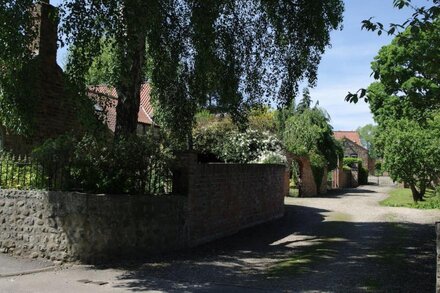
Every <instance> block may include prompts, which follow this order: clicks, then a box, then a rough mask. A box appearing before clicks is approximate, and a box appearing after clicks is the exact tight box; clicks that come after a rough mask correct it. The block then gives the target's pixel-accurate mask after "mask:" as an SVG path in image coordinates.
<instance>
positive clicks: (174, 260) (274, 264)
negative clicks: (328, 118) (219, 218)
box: [122, 186, 440, 292]
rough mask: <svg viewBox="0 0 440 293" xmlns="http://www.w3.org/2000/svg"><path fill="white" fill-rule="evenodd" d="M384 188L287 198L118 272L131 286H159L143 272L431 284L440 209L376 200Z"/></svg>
mask: <svg viewBox="0 0 440 293" xmlns="http://www.w3.org/2000/svg"><path fill="white" fill-rule="evenodd" d="M389 189H390V187H383V186H382V187H379V186H362V187H359V188H358V189H349V190H345V191H343V192H341V191H339V192H333V193H330V194H329V195H326V196H324V197H319V198H287V199H286V216H285V217H284V218H283V219H282V220H279V221H276V222H274V223H270V224H266V225H262V226H259V227H257V228H253V229H250V230H247V231H245V232H242V233H240V234H238V235H235V236H233V237H230V238H227V239H223V240H219V241H216V242H215V243H211V244H208V245H205V246H203V247H199V248H196V249H193V250H190V251H187V252H185V253H179V254H177V255H171V256H168V257H167V258H165V259H164V258H160V259H157V260H155V261H151V262H149V263H146V264H144V265H143V266H142V267H141V268H140V269H139V270H136V271H131V272H127V273H126V274H125V275H123V276H122V278H123V279H125V280H127V281H128V283H126V285H127V286H128V288H130V286H132V287H133V288H138V289H139V288H142V286H143V285H145V287H144V288H150V289H151V288H153V289H158V290H160V289H161V288H160V287H155V285H154V283H148V282H146V283H142V280H143V279H144V277H147V276H154V277H156V278H160V279H166V280H173V281H175V282H176V283H179V284H185V283H186V284H205V286H210V285H212V284H215V285H228V286H229V285H235V286H236V288H241V290H242V291H244V290H249V291H255V290H257V289H258V290H262V291H274V290H279V291H294V292H296V291H302V292H304V291H306V292H356V291H360V292H362V291H387V292H390V291H392V292H433V291H434V286H435V229H434V223H435V222H436V221H440V211H438V210H435V211H423V210H415V209H407V208H389V207H381V206H379V204H378V202H379V201H380V200H383V199H385V198H386V193H387V191H388V190H389ZM203 288H204V289H208V288H209V287H203V286H202V287H201V289H203ZM174 289H176V291H179V290H178V287H176V288H174ZM168 290H170V288H168V289H167V291H168ZM171 291H172V290H171ZM202 291H203V290H202ZM239 291H240V290H239Z"/></svg>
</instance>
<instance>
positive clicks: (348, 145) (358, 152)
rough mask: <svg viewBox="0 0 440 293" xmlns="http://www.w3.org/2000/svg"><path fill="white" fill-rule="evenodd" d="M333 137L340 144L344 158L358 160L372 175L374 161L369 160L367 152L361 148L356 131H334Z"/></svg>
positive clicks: (359, 138)
mask: <svg viewBox="0 0 440 293" xmlns="http://www.w3.org/2000/svg"><path fill="white" fill-rule="evenodd" d="M334 136H335V138H336V139H337V140H339V141H341V142H342V147H343V149H344V157H349V158H360V159H361V160H362V166H363V167H364V168H365V169H367V170H368V172H369V173H370V174H373V173H374V165H375V163H374V160H372V159H371V158H370V155H369V153H368V150H367V149H366V148H365V147H363V146H362V143H361V137H360V135H359V133H358V132H357V131H335V132H334Z"/></svg>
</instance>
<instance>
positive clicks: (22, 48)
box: [0, 0, 36, 133]
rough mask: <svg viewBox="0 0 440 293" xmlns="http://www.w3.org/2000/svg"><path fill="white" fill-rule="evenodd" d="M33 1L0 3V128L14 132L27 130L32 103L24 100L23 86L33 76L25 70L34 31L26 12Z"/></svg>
mask: <svg viewBox="0 0 440 293" xmlns="http://www.w3.org/2000/svg"><path fill="white" fill-rule="evenodd" d="M33 2H34V1H32V0H16V1H0V23H1V24H2V26H1V29H0V125H3V126H7V127H8V128H9V129H10V130H14V131H16V132H17V133H26V132H28V131H29V125H28V123H27V122H28V120H29V119H30V111H31V104H32V100H31V99H27V97H28V96H29V90H30V89H29V87H26V85H27V84H29V80H30V78H31V77H32V74H31V73H30V72H28V74H26V72H24V71H25V70H30V68H28V64H29V61H30V60H31V59H32V57H33V54H32V48H31V46H30V44H31V42H32V40H33V38H34V36H35V33H36V32H35V29H34V27H33V22H32V11H31V10H30V9H29V8H30V7H31V5H32V4H33ZM24 81H26V82H24Z"/></svg>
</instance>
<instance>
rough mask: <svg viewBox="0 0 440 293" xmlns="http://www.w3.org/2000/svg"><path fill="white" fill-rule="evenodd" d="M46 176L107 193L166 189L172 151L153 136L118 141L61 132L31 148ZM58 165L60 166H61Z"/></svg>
mask: <svg viewBox="0 0 440 293" xmlns="http://www.w3.org/2000/svg"><path fill="white" fill-rule="evenodd" d="M33 156H34V158H35V159H36V160H37V161H38V162H39V163H40V164H41V165H42V166H43V167H44V169H45V170H47V171H46V173H47V174H49V176H60V174H61V177H62V180H60V181H61V182H62V185H60V186H59V188H61V189H64V190H72V189H73V190H81V191H85V192H93V193H108V194H133V195H136V194H156V193H168V192H169V191H170V190H169V189H170V186H169V182H168V181H166V180H168V179H169V178H170V176H171V175H170V171H169V170H170V167H171V162H172V156H171V153H170V152H169V151H168V150H167V149H165V148H164V147H163V146H162V145H161V144H160V141H158V139H157V138H155V137H149V136H144V137H138V136H132V137H128V138H124V139H119V140H117V141H111V142H109V141H106V140H100V139H97V138H95V137H93V136H89V135H86V136H84V137H83V138H81V139H75V138H72V137H69V136H61V137H59V138H57V139H52V140H48V141H46V142H45V143H44V144H43V145H42V146H40V147H38V148H37V149H35V150H34V152H33ZM60 166H61V168H60Z"/></svg>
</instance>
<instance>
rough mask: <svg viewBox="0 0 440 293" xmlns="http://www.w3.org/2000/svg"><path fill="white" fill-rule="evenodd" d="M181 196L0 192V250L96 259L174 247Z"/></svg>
mask: <svg viewBox="0 0 440 293" xmlns="http://www.w3.org/2000/svg"><path fill="white" fill-rule="evenodd" d="M185 206H186V198H183V197H177V196H176V197H174V196H173V197H131V196H103V195H86V194H79V193H57V192H43V191H33V192H30V191H14V190H1V191H0V250H1V251H2V252H6V253H11V254H14V255H21V256H26V257H32V258H46V259H50V260H53V261H78V260H79V261H82V262H96V261H101V260H109V259H113V258H119V257H129V256H139V255H142V254H149V253H155V252H160V251H168V250H174V249H179V248H182V247H184V246H185V243H186V236H187V234H186V223H185Z"/></svg>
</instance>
